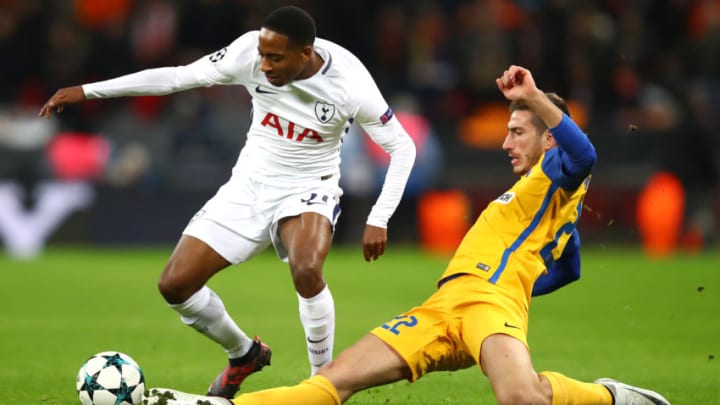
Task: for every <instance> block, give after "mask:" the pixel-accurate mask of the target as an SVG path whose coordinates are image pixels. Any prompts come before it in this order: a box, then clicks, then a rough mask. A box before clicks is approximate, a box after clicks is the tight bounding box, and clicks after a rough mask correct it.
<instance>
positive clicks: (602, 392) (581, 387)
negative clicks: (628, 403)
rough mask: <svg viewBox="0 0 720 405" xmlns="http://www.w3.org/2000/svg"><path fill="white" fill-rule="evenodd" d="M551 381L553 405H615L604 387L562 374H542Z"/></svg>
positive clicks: (549, 372)
mask: <svg viewBox="0 0 720 405" xmlns="http://www.w3.org/2000/svg"><path fill="white" fill-rule="evenodd" d="M540 375H541V376H543V377H545V378H547V379H548V381H550V385H551V386H552V390H553V397H552V405H591V404H592V405H613V400H612V395H610V391H608V390H607V388H605V387H604V386H602V385H600V384H594V383H586V382H581V381H577V380H573V379H572V378H568V377H565V376H564V375H562V374H560V373H555V372H551V371H543V372H542V373H540Z"/></svg>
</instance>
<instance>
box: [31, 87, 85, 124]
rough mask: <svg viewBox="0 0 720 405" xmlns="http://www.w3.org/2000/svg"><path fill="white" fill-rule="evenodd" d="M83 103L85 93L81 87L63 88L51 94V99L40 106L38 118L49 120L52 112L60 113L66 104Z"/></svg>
mask: <svg viewBox="0 0 720 405" xmlns="http://www.w3.org/2000/svg"><path fill="white" fill-rule="evenodd" d="M81 101H85V92H84V91H83V89H82V86H73V87H64V88H62V89H60V90H58V91H56V92H55V94H53V96H52V97H50V99H49V100H48V101H47V102H46V103H45V105H43V106H42V108H41V109H40V112H39V113H38V117H45V118H50V115H51V114H52V111H53V110H55V111H57V112H58V113H61V112H62V110H63V109H64V108H65V106H66V105H67V104H74V103H79V102H81Z"/></svg>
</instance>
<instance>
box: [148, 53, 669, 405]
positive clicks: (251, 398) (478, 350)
mask: <svg viewBox="0 0 720 405" xmlns="http://www.w3.org/2000/svg"><path fill="white" fill-rule="evenodd" d="M497 85H498V88H499V89H500V91H501V92H502V93H503V95H504V96H505V97H506V98H507V99H508V100H510V102H511V103H510V111H511V116H510V120H509V122H508V133H507V136H506V138H505V141H504V142H503V149H504V150H505V151H507V153H508V155H509V157H510V159H511V164H512V167H513V171H514V173H515V174H517V175H519V176H520V179H519V180H518V181H517V182H516V183H515V185H513V186H512V187H511V188H510V189H509V190H508V191H506V192H505V193H503V194H502V195H501V196H500V197H498V198H497V199H496V200H495V201H493V202H491V203H490V204H489V205H488V206H487V208H485V210H484V211H483V212H482V213H481V215H480V217H479V218H478V219H477V221H476V222H475V224H474V225H473V227H472V228H471V229H470V230H469V231H468V233H467V234H466V236H465V238H464V239H463V241H462V243H461V244H460V246H459V247H458V249H457V251H456V253H455V255H454V256H453V258H452V259H451V260H450V263H449V264H448V267H447V269H446V270H445V272H444V273H443V275H442V277H441V278H440V280H439V282H438V290H437V291H436V292H435V293H434V294H433V295H432V296H430V297H429V298H428V299H427V300H426V301H425V302H424V303H423V304H422V305H420V306H418V307H415V308H413V309H411V310H410V311H408V312H406V313H404V314H402V315H400V316H398V317H396V318H394V319H393V320H391V321H389V322H387V323H385V324H383V325H381V326H380V327H378V328H375V329H374V330H373V331H371V333H369V334H368V335H366V336H365V337H363V338H362V339H360V341H358V342H357V343H356V344H354V345H353V346H351V347H350V348H348V349H346V350H345V351H343V352H342V353H341V354H340V355H339V356H338V358H337V359H336V360H335V361H333V362H331V363H329V364H327V365H326V366H325V367H323V368H322V369H320V371H319V372H318V374H317V375H315V376H313V377H312V378H310V379H308V380H305V381H303V382H302V383H300V384H298V385H296V386H293V387H280V388H274V389H269V390H264V391H258V392H253V393H247V394H242V395H239V396H238V397H236V398H235V399H233V400H232V402H231V403H232V404H234V405H250V404H273V405H278V404H306V405H338V404H341V403H343V402H345V401H346V400H347V399H348V398H350V396H352V395H353V394H354V393H355V392H358V391H360V390H363V389H367V388H370V387H374V386H378V385H383V384H388V383H391V382H395V381H399V380H402V379H407V380H409V381H415V380H417V379H418V378H421V377H422V376H423V375H425V374H427V373H429V372H432V371H452V370H458V369H463V368H468V367H470V366H472V365H473V364H477V365H479V366H480V368H481V370H482V371H483V372H484V373H485V374H486V375H487V377H488V379H489V380H490V383H491V385H492V389H493V391H494V394H495V397H496V399H497V402H498V404H500V405H506V404H507V405H509V404H533V405H535V404H538V405H540V404H543V405H561V404H567V405H570V404H572V405H584V404H587V405H590V404H592V405H613V404H614V405H669V402H668V401H667V400H666V399H665V398H663V397H662V396H661V395H660V394H658V393H656V392H654V391H650V390H647V389H643V388H638V387H633V386H630V385H627V384H624V383H621V382H619V381H615V380H612V379H607V378H603V379H599V380H596V381H595V382H593V383H587V382H581V381H577V380H574V379H571V378H568V377H566V376H564V375H562V374H559V373H556V372H549V371H545V372H541V373H537V372H536V371H535V370H534V368H533V365H532V361H531V358H530V352H529V350H528V345H527V330H528V309H529V304H530V298H531V296H532V295H539V294H543V293H547V292H550V291H553V290H554V289H557V288H559V287H561V286H562V285H564V284H567V283H568V282H570V281H572V280H574V279H575V278H577V277H578V276H579V263H580V261H579V260H580V259H579V246H580V243H579V238H578V235H577V231H576V230H575V226H576V224H577V222H578V220H579V219H580V213H581V211H582V202H583V198H584V197H585V194H586V192H587V188H588V185H589V182H590V173H591V170H592V168H593V166H594V164H595V160H596V154H595V149H594V147H593V145H592V143H591V142H590V141H589V139H588V138H587V137H586V136H585V135H584V134H583V133H582V131H581V130H580V129H579V128H578V127H577V125H576V124H575V123H574V122H573V121H572V119H571V118H570V117H569V115H568V113H567V108H566V106H565V103H564V102H563V100H562V99H561V98H560V97H558V96H557V95H555V94H553V93H544V92H542V91H541V90H540V89H538V88H537V86H536V84H535V81H534V79H533V77H532V74H531V72H530V71H529V70H527V69H525V68H522V67H519V66H510V67H509V68H508V69H507V70H506V71H505V72H503V74H502V75H501V76H500V77H499V78H498V79H497ZM148 399H149V403H150V404H161V403H162V404H167V405H186V404H201V403H202V404H211V405H215V404H217V405H220V404H230V402H228V401H227V400H226V399H222V398H213V397H204V396H197V395H192V394H186V393H183V392H179V391H174V390H168V389H153V390H150V394H149V398H148ZM163 401H164V402H163ZM203 401H205V402H203Z"/></svg>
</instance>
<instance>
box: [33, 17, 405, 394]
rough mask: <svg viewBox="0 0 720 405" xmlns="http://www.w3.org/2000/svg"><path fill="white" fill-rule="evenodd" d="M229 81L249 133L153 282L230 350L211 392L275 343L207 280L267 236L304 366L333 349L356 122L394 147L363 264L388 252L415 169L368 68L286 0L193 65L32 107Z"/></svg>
mask: <svg viewBox="0 0 720 405" xmlns="http://www.w3.org/2000/svg"><path fill="white" fill-rule="evenodd" d="M237 84H240V85H243V86H245V88H246V89H247V91H248V92H249V93H250V94H251V96H252V106H253V116H252V124H251V127H250V130H249V132H248V134H247V141H246V143H245V146H244V147H243V148H242V150H241V152H240V156H239V158H238V160H237V163H236V164H235V166H234V168H233V170H232V176H231V178H230V179H229V181H228V182H227V183H226V184H224V185H223V186H222V187H220V189H219V190H218V191H217V193H216V194H215V196H214V197H212V198H211V199H210V200H209V201H208V202H207V203H206V204H205V205H204V206H203V207H202V208H201V209H200V210H199V211H198V212H197V214H195V216H194V217H193V218H192V219H191V220H190V222H189V224H188V225H187V227H186V228H185V230H184V231H183V234H182V236H181V238H180V240H179V242H178V244H177V246H176V248H175V250H174V251H173V253H172V255H171V256H170V259H169V260H168V263H167V265H166V267H165V269H164V270H163V272H162V274H161V276H160V280H159V283H158V287H159V290H160V293H161V294H162V295H163V297H164V298H165V300H166V301H167V302H168V303H169V304H170V306H171V307H172V308H173V309H175V310H176V311H177V312H178V313H179V314H180V315H181V319H182V321H183V322H184V323H186V324H188V325H190V326H192V327H193V328H195V329H197V330H198V331H200V332H201V333H203V334H204V335H206V336H207V337H208V338H210V339H212V340H213V341H215V342H217V343H219V344H220V345H221V346H222V347H223V348H224V349H225V351H226V352H227V353H228V356H229V359H230V361H229V364H228V366H227V367H225V369H224V370H223V371H222V372H221V373H220V374H219V375H218V376H217V377H216V379H215V380H214V381H213V383H212V384H211V385H210V388H209V389H208V395H213V396H222V397H225V398H232V397H233V396H234V395H235V394H236V392H237V391H238V389H239V388H240V384H241V383H242V381H243V380H244V379H245V378H246V377H247V376H248V375H250V374H251V373H253V372H256V371H259V370H260V369H262V367H263V366H265V365H268V364H269V363H270V355H271V352H270V349H269V347H268V346H267V345H265V344H263V343H261V342H260V340H259V338H257V337H255V339H251V338H249V337H248V335H246V334H245V332H243V331H242V330H241V329H240V327H239V326H238V325H237V324H236V323H235V322H234V321H233V320H232V319H231V318H230V316H229V315H228V313H227V311H226V310H225V307H224V305H223V302H222V301H221V299H220V298H219V297H218V296H217V295H216V294H215V293H214V292H213V291H212V290H210V288H208V287H207V285H206V283H207V281H208V280H209V279H210V278H211V277H212V276H213V275H214V274H215V273H217V272H218V271H220V270H222V269H224V268H226V267H228V266H230V265H231V264H236V263H242V262H245V261H247V260H249V259H250V258H252V257H253V256H255V255H256V254H258V253H259V252H261V251H263V250H264V249H265V248H267V247H268V246H270V245H271V244H272V245H273V246H274V248H275V250H276V252H277V254H278V256H279V257H280V258H281V259H283V260H286V261H287V262H288V263H289V266H290V271H291V274H292V278H293V282H294V284H295V289H296V291H297V294H298V301H299V312H300V320H301V323H302V325H303V328H304V330H305V336H306V340H307V347H308V356H309V361H310V366H311V374H314V373H315V371H316V370H317V369H318V368H320V367H321V366H322V365H323V364H325V363H327V362H328V361H330V360H331V358H332V352H333V340H334V329H335V311H334V302H333V297H332V295H331V293H330V290H329V289H328V286H327V284H326V283H325V281H324V280H323V276H322V266H323V262H324V261H325V257H326V256H327V253H328V250H329V249H330V245H331V242H332V232H333V228H334V225H335V222H336V220H337V218H338V215H339V213H340V209H339V198H340V196H341V195H342V190H341V189H340V187H339V177H340V170H339V165H340V145H341V141H342V137H343V135H344V134H345V133H346V132H347V131H348V129H349V126H350V125H351V124H352V123H353V122H356V123H358V124H359V125H360V126H362V127H363V129H365V131H366V132H367V134H368V135H369V136H370V137H371V138H372V139H373V141H375V142H376V143H378V144H379V145H380V146H382V147H383V148H384V149H385V150H386V151H387V152H388V153H389V154H390V156H391V159H390V164H389V166H388V172H387V176H386V180H385V184H384V186H383V188H382V191H381V192H380V195H379V197H378V199H377V202H376V203H375V205H374V206H373V208H372V210H371V211H370V214H369V216H368V219H367V225H366V228H365V231H364V234H363V255H364V258H365V260H366V261H371V260H376V259H377V258H378V257H379V256H381V255H382V254H383V253H384V251H385V247H386V244H387V225H388V221H389V219H390V216H391V215H392V214H393V212H394V211H395V209H396V208H397V205H398V204H399V202H400V199H401V197H402V193H403V190H404V188H405V183H406V181H407V178H408V175H409V174H410V171H411V169H412V165H413V162H414V159H415V145H414V144H413V142H412V140H411V138H410V137H409V136H408V134H407V132H406V131H405V130H404V129H403V127H402V126H401V125H400V123H399V122H398V120H397V119H396V118H394V116H393V112H392V110H391V109H390V108H389V106H388V104H387V102H386V101H385V99H384V97H383V96H382V94H381V93H380V91H379V90H378V88H377V85H376V84H375V82H374V80H373V79H372V77H371V76H370V74H369V72H368V71H367V69H366V68H365V67H364V66H363V64H362V63H361V62H360V61H359V60H358V59H357V58H356V57H355V56H354V55H353V54H352V53H350V52H349V51H348V50H346V49H344V48H342V47H341V46H339V45H337V44H334V43H332V42H330V41H327V40H323V39H320V38H316V37H315V22H314V20H313V18H312V17H311V16H310V15H308V14H307V13H306V12H305V11H304V10H302V9H300V8H297V7H293V6H289V7H281V8H279V9H276V10H275V11H273V12H272V13H270V14H269V15H268V16H267V18H266V20H265V22H264V23H263V25H262V28H261V29H260V30H259V31H251V32H247V33H245V34H243V35H242V36H240V37H239V38H237V39H236V40H235V41H234V42H232V43H231V44H230V45H228V46H227V47H225V48H223V49H221V50H219V51H217V52H214V53H212V54H210V55H207V56H205V57H203V58H201V59H199V60H197V61H195V62H193V63H191V64H188V65H185V66H177V67H164V68H155V69H148V70H143V71H140V72H137V73H133V74H129V75H125V76H121V77H118V78H114V79H110V80H106V81H101V82H96V83H90V84H84V85H81V86H73V87H66V88H62V89H60V90H58V91H57V92H56V93H55V94H54V95H53V96H52V97H51V98H50V99H49V100H48V101H47V103H46V104H45V105H44V106H43V107H42V109H41V110H40V113H39V115H40V116H44V117H49V116H50V115H51V113H52V110H56V111H57V112H58V113H59V112H61V111H62V110H63V108H64V106H65V105H68V104H72V103H78V102H82V101H84V100H86V99H97V98H111V97H121V96H136V95H164V94H169V93H174V92H178V91H182V90H187V89H191V88H196V87H201V86H204V87H209V86H214V85H237Z"/></svg>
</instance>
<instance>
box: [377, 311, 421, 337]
mask: <svg viewBox="0 0 720 405" xmlns="http://www.w3.org/2000/svg"><path fill="white" fill-rule="evenodd" d="M417 323H418V321H417V318H415V317H414V316H412V315H410V316H408V315H400V316H396V317H395V318H393V320H392V321H390V322H387V323H385V324H383V325H382V328H383V329H387V330H388V331H390V332H391V333H392V334H394V335H399V334H400V332H402V331H401V330H400V328H401V327H408V328H412V327H413V326H415V325H417Z"/></svg>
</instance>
